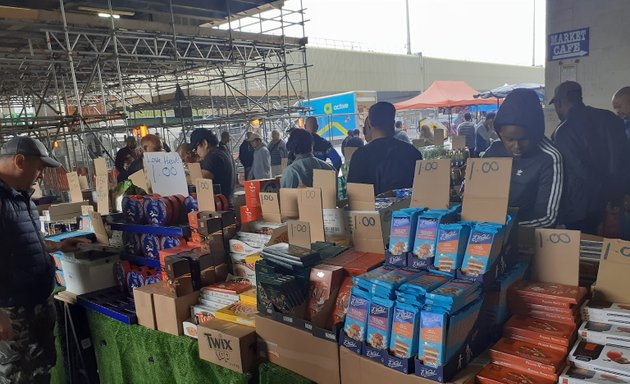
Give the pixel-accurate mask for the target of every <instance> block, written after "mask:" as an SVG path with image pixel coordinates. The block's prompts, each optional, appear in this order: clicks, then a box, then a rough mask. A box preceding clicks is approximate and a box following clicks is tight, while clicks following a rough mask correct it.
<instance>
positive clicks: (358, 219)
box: [350, 211, 385, 253]
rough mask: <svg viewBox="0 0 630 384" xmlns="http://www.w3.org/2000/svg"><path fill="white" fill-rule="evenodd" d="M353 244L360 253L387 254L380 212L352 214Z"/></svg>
mask: <svg viewBox="0 0 630 384" xmlns="http://www.w3.org/2000/svg"><path fill="white" fill-rule="evenodd" d="M350 217H351V219H352V221H353V223H352V224H353V231H352V242H353V244H354V249H355V250H357V251H359V252H373V253H385V242H384V241H383V231H382V228H381V217H380V215H379V214H378V212H361V211H359V212H352V213H351V215H350Z"/></svg>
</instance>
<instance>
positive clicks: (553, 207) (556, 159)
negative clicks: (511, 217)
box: [519, 138, 563, 227]
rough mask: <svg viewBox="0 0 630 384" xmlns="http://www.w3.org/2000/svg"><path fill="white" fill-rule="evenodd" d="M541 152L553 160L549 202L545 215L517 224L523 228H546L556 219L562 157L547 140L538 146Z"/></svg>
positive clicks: (560, 191)
mask: <svg viewBox="0 0 630 384" xmlns="http://www.w3.org/2000/svg"><path fill="white" fill-rule="evenodd" d="M540 148H541V150H542V151H543V152H544V153H546V154H548V155H549V156H550V157H551V158H552V160H553V164H552V166H553V180H552V186H551V193H550V195H549V201H548V203H547V215H546V216H545V217H542V218H540V219H536V220H530V221H524V222H521V223H519V224H520V225H523V226H530V227H546V226H549V225H552V224H553V223H554V222H555V221H556V220H557V218H558V209H559V207H560V198H561V196H562V183H563V169H562V161H561V159H562V157H561V155H560V152H559V151H558V150H557V149H556V148H555V147H554V146H553V145H551V142H550V141H549V140H548V139H546V138H545V139H543V141H542V142H541V144H540Z"/></svg>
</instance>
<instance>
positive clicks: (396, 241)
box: [389, 208, 424, 255]
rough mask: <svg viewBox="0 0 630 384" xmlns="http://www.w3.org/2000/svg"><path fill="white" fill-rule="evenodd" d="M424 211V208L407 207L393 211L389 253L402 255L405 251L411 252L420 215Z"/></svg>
mask: <svg viewBox="0 0 630 384" xmlns="http://www.w3.org/2000/svg"><path fill="white" fill-rule="evenodd" d="M422 211H424V209H417V208H407V209H401V210H399V211H394V213H392V225H391V231H390V235H389V253H391V254H392V255H402V254H403V253H406V252H411V250H412V248H413V242H414V240H413V238H414V234H415V232H414V230H415V228H416V225H417V221H418V215H420V213H421V212H422Z"/></svg>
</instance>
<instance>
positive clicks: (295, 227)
mask: <svg viewBox="0 0 630 384" xmlns="http://www.w3.org/2000/svg"><path fill="white" fill-rule="evenodd" d="M287 227H288V228H287V229H288V232H289V244H291V245H295V246H297V247H302V248H306V249H311V226H310V224H309V223H308V222H306V221H298V220H289V221H288V222H287Z"/></svg>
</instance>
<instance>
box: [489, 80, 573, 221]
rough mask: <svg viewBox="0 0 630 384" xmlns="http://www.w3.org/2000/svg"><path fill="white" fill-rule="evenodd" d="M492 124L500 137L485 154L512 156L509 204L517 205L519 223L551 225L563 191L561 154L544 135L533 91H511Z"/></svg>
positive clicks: (555, 218) (543, 122)
mask: <svg viewBox="0 0 630 384" xmlns="http://www.w3.org/2000/svg"><path fill="white" fill-rule="evenodd" d="M494 127H495V129H496V131H497V134H498V135H499V138H500V140H499V141H495V142H494V143H492V145H491V146H490V148H488V150H487V151H486V153H485V155H484V157H512V158H513V159H514V163H513V165H512V179H511V184H510V199H509V205H510V206H511V207H516V208H519V212H518V219H519V223H520V224H521V225H522V226H527V227H551V226H553V225H554V224H555V223H556V220H557V219H558V209H559V208H560V198H561V194H562V185H563V169H562V157H561V155H560V152H559V151H558V150H557V149H556V148H555V147H554V146H553V145H552V144H551V141H549V139H547V138H546V137H545V118H544V116H543V111H542V107H541V105H540V102H539V100H538V96H537V95H536V93H535V92H534V91H531V90H528V89H517V90H515V91H513V92H512V93H510V94H509V95H508V96H507V97H506V98H505V100H504V101H503V104H502V105H501V108H500V109H499V111H498V113H497V116H496V119H495V120H494Z"/></svg>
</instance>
